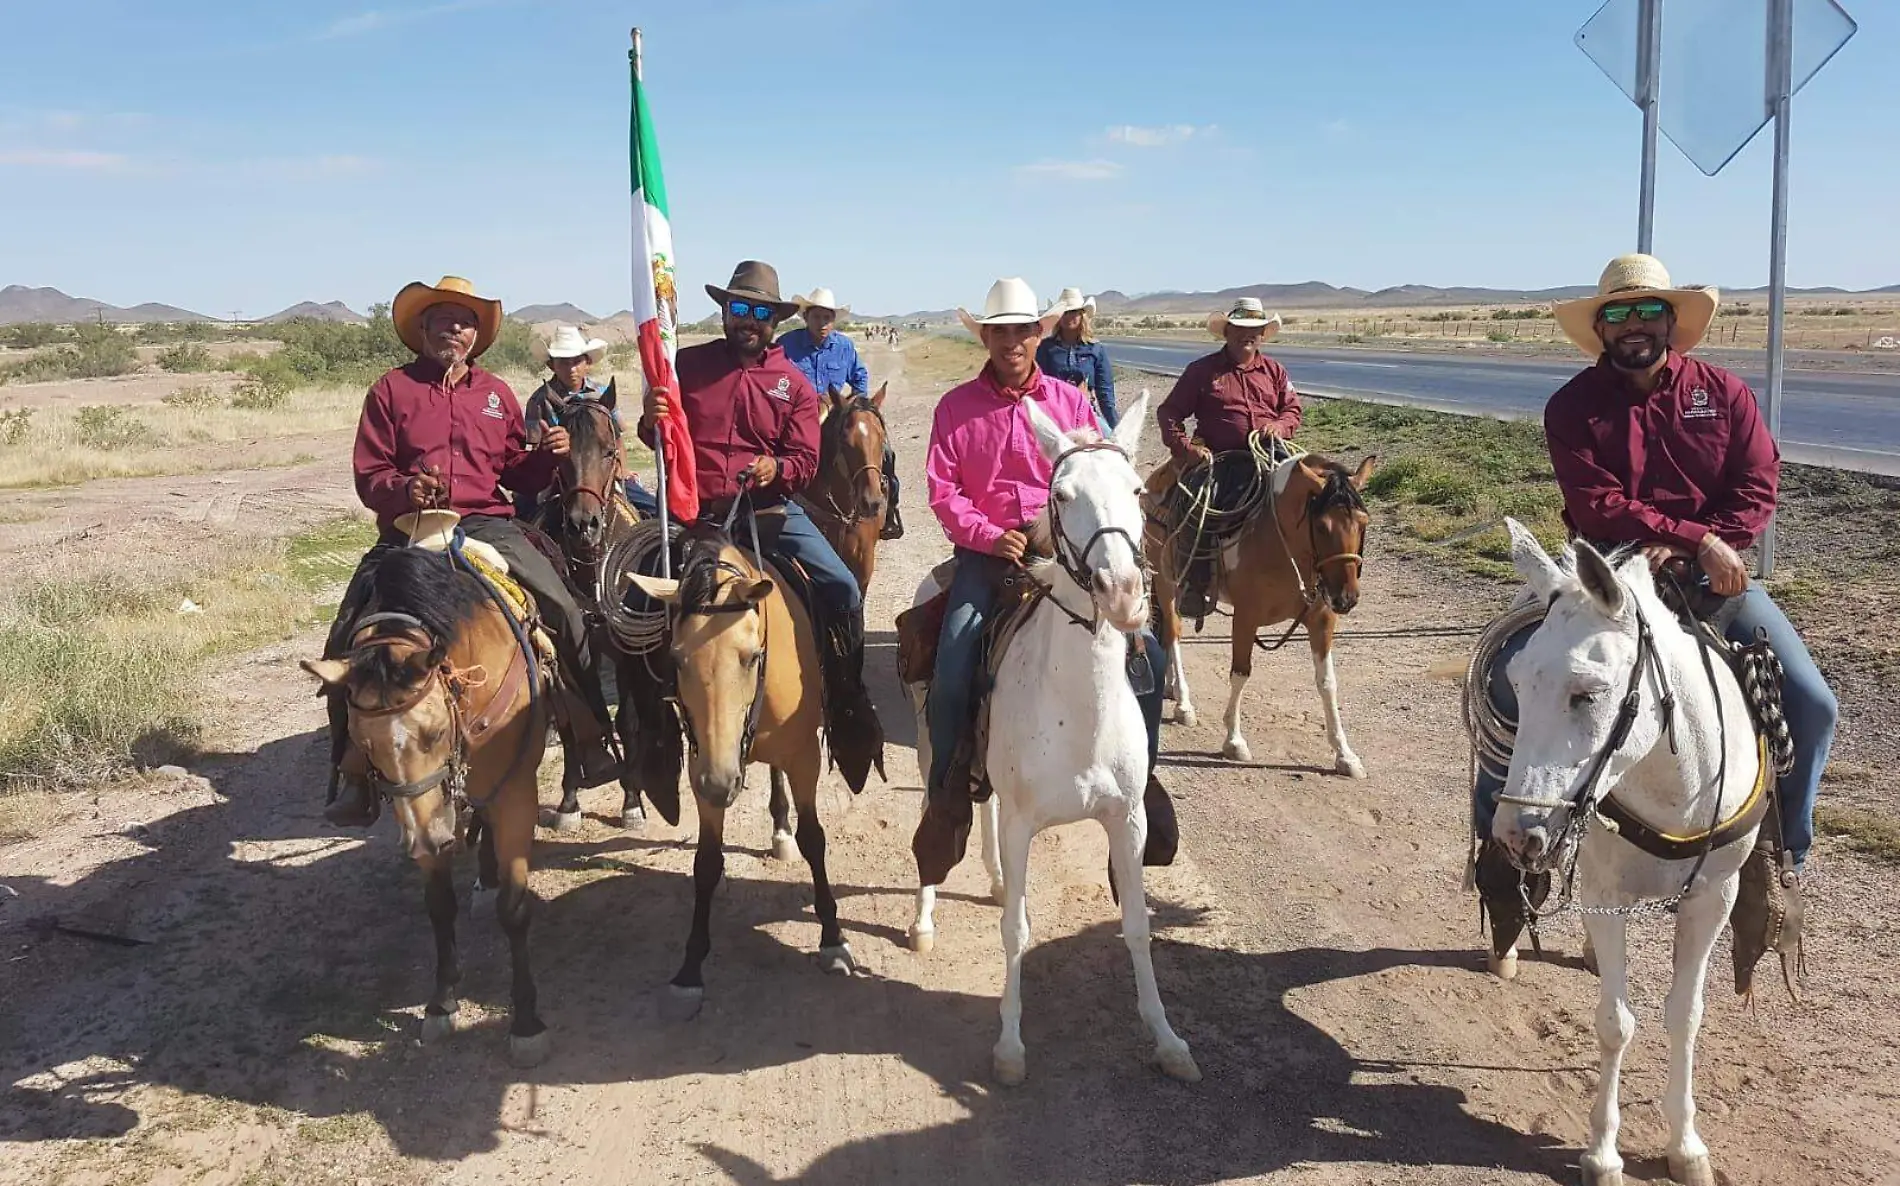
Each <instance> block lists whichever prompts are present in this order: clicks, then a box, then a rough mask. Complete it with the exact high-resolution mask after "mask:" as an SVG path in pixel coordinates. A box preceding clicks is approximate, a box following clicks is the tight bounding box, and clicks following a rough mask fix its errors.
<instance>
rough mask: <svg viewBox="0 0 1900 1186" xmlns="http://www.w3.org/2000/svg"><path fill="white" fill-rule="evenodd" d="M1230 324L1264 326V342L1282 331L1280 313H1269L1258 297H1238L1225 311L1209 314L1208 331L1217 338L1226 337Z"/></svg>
mask: <svg viewBox="0 0 1900 1186" xmlns="http://www.w3.org/2000/svg"><path fill="white" fill-rule="evenodd" d="M1230 325H1232V326H1238V327H1239V328H1241V329H1257V328H1260V327H1263V326H1264V327H1265V328H1266V331H1267V332H1265V333H1263V334H1261V335H1260V340H1261V341H1263V342H1264V341H1267V340H1268V339H1270V338H1272V337H1273V335H1275V334H1277V333H1279V332H1280V315H1279V314H1278V313H1271V314H1270V313H1268V312H1267V307H1266V306H1265V305H1263V304H1261V303H1260V298H1258V297H1236V298H1235V299H1234V304H1233V307H1232V308H1230V309H1228V310H1227V311H1226V312H1225V313H1214V314H1211V315H1209V317H1208V319H1207V332H1208V333H1210V334H1213V335H1214V336H1215V337H1217V338H1225V337H1226V336H1227V327H1228V326H1230Z"/></svg>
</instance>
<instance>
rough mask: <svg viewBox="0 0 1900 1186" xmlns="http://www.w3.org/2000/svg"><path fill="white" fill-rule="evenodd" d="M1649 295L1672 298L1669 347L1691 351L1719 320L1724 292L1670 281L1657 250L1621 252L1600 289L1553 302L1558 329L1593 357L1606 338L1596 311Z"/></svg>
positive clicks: (1600, 352) (1600, 282)
mask: <svg viewBox="0 0 1900 1186" xmlns="http://www.w3.org/2000/svg"><path fill="white" fill-rule="evenodd" d="M1645 297H1653V298H1655V299H1657V300H1663V301H1668V302H1669V306H1670V308H1672V309H1674V310H1675V311H1676V329H1675V332H1674V333H1672V334H1670V335H1669V348H1670V349H1671V350H1674V351H1675V352H1676V353H1678V354H1687V353H1688V352H1689V351H1691V350H1693V349H1695V348H1696V346H1697V345H1698V344H1700V343H1701V341H1702V339H1703V337H1704V336H1706V335H1707V334H1708V332H1709V325H1710V323H1711V322H1713V321H1714V320H1715V307H1716V305H1718V304H1719V303H1721V294H1719V293H1718V292H1716V290H1715V289H1713V288H1676V287H1673V286H1672V285H1671V284H1670V283H1669V269H1668V268H1665V267H1663V265H1662V261H1661V260H1659V259H1657V258H1656V257H1655V256H1653V255H1636V254H1631V255H1619V256H1617V257H1616V258H1615V259H1613V260H1611V261H1610V262H1609V265H1608V266H1607V267H1605V268H1604V269H1603V275H1602V276H1601V277H1600V278H1599V279H1598V280H1597V294H1596V295H1595V296H1592V297H1584V298H1583V299H1581V300H1575V301H1559V302H1558V303H1556V304H1554V305H1552V306H1551V314H1552V315H1553V316H1554V317H1556V319H1557V326H1558V328H1560V329H1562V330H1563V331H1564V336H1565V337H1567V338H1569V339H1570V341H1571V343H1572V344H1573V345H1574V346H1576V348H1577V349H1579V350H1581V351H1583V352H1584V353H1585V354H1587V355H1589V356H1590V358H1591V359H1592V360H1594V359H1597V358H1601V357H1602V356H1603V339H1602V338H1601V337H1600V336H1598V334H1597V310H1599V309H1601V308H1602V307H1603V306H1605V305H1608V304H1617V303H1621V302H1623V301H1640V300H1642V299H1644V298H1645Z"/></svg>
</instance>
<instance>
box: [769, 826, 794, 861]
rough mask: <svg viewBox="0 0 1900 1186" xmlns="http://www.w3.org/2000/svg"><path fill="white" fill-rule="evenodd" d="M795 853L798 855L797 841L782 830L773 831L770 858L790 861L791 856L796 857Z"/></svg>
mask: <svg viewBox="0 0 1900 1186" xmlns="http://www.w3.org/2000/svg"><path fill="white" fill-rule="evenodd" d="M797 855H798V842H797V841H796V840H794V839H792V838H791V837H790V836H787V835H786V834H785V833H783V832H775V833H773V835H772V859H773V860H775V861H790V860H791V859H792V858H793V857H796V856H797Z"/></svg>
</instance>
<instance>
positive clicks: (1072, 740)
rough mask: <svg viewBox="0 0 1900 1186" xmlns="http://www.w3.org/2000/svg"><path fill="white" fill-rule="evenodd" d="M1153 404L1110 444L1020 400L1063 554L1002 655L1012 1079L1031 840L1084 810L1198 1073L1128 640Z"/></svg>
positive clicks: (1051, 535) (1158, 1049)
mask: <svg viewBox="0 0 1900 1186" xmlns="http://www.w3.org/2000/svg"><path fill="white" fill-rule="evenodd" d="M1146 409H1147V399H1146V397H1145V396H1144V397H1142V398H1140V399H1137V400H1136V401H1135V405H1134V407H1132V408H1130V409H1129V411H1128V415H1127V416H1125V417H1124V418H1123V419H1122V421H1121V423H1120V425H1119V426H1118V427H1117V429H1116V431H1115V434H1114V436H1113V437H1112V439H1108V440H1104V439H1102V438H1101V437H1100V436H1098V435H1097V434H1095V433H1094V432H1092V431H1080V432H1077V433H1074V434H1067V433H1064V432H1063V431H1062V430H1061V429H1059V428H1057V427H1056V425H1055V423H1054V421H1052V420H1050V419H1049V417H1048V416H1047V415H1046V414H1045V413H1044V412H1043V411H1042V409H1041V408H1040V407H1039V406H1037V405H1036V404H1035V403H1034V402H1033V401H1027V400H1026V401H1024V403H1023V410H1024V412H1025V413H1026V414H1027V415H1028V417H1029V423H1030V425H1031V426H1032V428H1033V429H1034V431H1035V434H1036V443H1037V445H1038V446H1039V447H1040V448H1041V450H1042V452H1043V455H1044V456H1045V457H1047V458H1048V459H1049V461H1050V465H1051V467H1052V469H1051V474H1050V481H1049V502H1048V506H1047V508H1046V509H1045V510H1044V512H1043V514H1042V516H1041V517H1040V518H1038V519H1037V521H1036V522H1035V523H1034V524H1033V525H1032V526H1031V528H1030V530H1031V532H1032V534H1033V535H1034V536H1035V537H1036V541H1037V542H1038V543H1039V544H1041V545H1043V547H1044V548H1045V549H1047V550H1049V551H1053V553H1054V556H1055V559H1053V560H1049V561H1041V562H1036V563H1033V564H1032V565H1031V566H1030V568H1029V573H1030V576H1031V577H1032V578H1033V579H1035V580H1036V581H1038V582H1039V583H1041V584H1042V585H1044V586H1045V587H1046V588H1047V590H1048V592H1047V594H1046V595H1045V596H1044V597H1043V598H1042V599H1041V600H1040V601H1039V602H1038V603H1037V604H1036V606H1035V608H1034V609H1032V610H1031V611H1029V616H1028V617H1027V619H1026V620H1025V621H1024V622H1023V624H1022V626H1021V627H1020V629H1019V630H1018V631H1017V634H1016V636H1015V638H1014V640H1013V641H1012V642H1011V643H1010V645H1009V650H1008V651H1007V652H1006V653H1005V654H1004V656H1003V658H1002V663H1001V667H1000V668H999V670H998V671H997V673H996V686H995V691H994V692H992V694H991V697H990V705H989V722H990V723H989V732H988V741H987V746H986V749H985V757H986V770H987V774H988V778H989V780H990V784H991V786H992V787H993V789H994V792H995V793H994V794H993V795H992V799H993V800H994V801H995V802H996V805H997V807H996V814H997V830H998V832H999V833H1000V835H999V847H1000V849H1001V864H1002V875H1003V896H1004V905H1003V919H1002V933H1003V957H1004V969H1005V970H1004V980H1003V1000H1002V1033H1001V1036H1000V1037H999V1038H998V1039H997V1042H996V1048H995V1051H994V1070H995V1074H996V1077H997V1079H999V1080H1000V1081H1002V1082H1003V1083H1006V1084H1015V1083H1020V1082H1022V1080H1023V1078H1024V1076H1025V1075H1026V1074H1027V1072H1028V1063H1027V1056H1026V1051H1025V1049H1024V1046H1023V1037H1022V1015H1023V1003H1022V966H1023V949H1024V948H1025V947H1026V946H1027V944H1028V941H1029V900H1028V893H1029V846H1030V842H1031V841H1032V840H1033V839H1034V838H1035V835H1036V833H1037V832H1040V831H1042V830H1043V829H1044V828H1050V827H1056V826H1059V825H1062V824H1069V823H1076V822H1079V821H1081V820H1085V819H1093V820H1095V821H1096V822H1098V823H1100V824H1101V825H1102V828H1103V830H1105V831H1106V832H1107V833H1108V845H1109V864H1110V868H1111V870H1112V872H1113V876H1114V878H1115V882H1116V889H1117V891H1118V894H1119V897H1120V899H1121V909H1122V937H1123V939H1124V940H1125V941H1126V942H1127V944H1128V953H1129V956H1130V957H1131V959H1132V960H1133V962H1134V968H1135V992H1136V1001H1137V1006H1138V1009H1139V1012H1140V1015H1141V1019H1142V1021H1143V1022H1145V1023H1146V1024H1147V1026H1148V1030H1149V1033H1150V1034H1151V1035H1152V1036H1153V1038H1154V1040H1155V1052H1154V1057H1155V1061H1156V1063H1157V1064H1158V1065H1159V1066H1160V1067H1161V1069H1162V1070H1163V1071H1165V1072H1167V1073H1168V1074H1170V1075H1173V1076H1174V1077H1176V1078H1179V1079H1187V1080H1195V1079H1199V1078H1200V1074H1201V1072H1200V1069H1199V1068H1198V1067H1196V1066H1195V1065H1194V1058H1193V1056H1192V1055H1191V1054H1189V1052H1188V1047H1187V1043H1186V1042H1183V1041H1182V1040H1181V1038H1180V1036H1179V1035H1177V1034H1176V1033H1175V1032H1174V1030H1173V1029H1172V1028H1171V1027H1170V1026H1169V1025H1168V1018H1167V1013H1166V1010H1165V1009H1163V1007H1162V1004H1161V994H1160V990H1159V988H1158V987H1157V986H1156V984H1155V973H1154V961H1153V957H1152V955H1151V953H1150V951H1149V924H1148V904H1147V898H1146V895H1145V891H1144V890H1143V887H1142V865H1141V861H1142V852H1143V849H1144V848H1145V847H1146V844H1147V833H1148V818H1147V812H1146V811H1145V809H1144V807H1143V801H1142V800H1143V795H1144V793H1145V791H1146V790H1147V784H1148V773H1149V771H1148V734H1147V729H1146V728H1145V727H1144V726H1143V724H1142V719H1141V708H1140V706H1139V705H1138V704H1137V703H1136V701H1135V693H1134V690H1133V689H1132V688H1131V687H1130V685H1129V682H1128V668H1127V660H1128V636H1129V635H1130V634H1134V633H1137V632H1139V631H1140V630H1142V629H1143V628H1144V627H1145V626H1146V625H1147V622H1148V583H1147V579H1146V576H1145V574H1144V572H1143V568H1142V562H1141V553H1140V546H1139V544H1138V543H1137V539H1138V536H1139V534H1140V532H1141V523H1142V512H1141V500H1140V495H1141V477H1140V475H1139V474H1137V473H1136V472H1135V467H1134V464H1133V456H1134V450H1135V443H1136V441H1137V440H1138V439H1139V437H1140V434H1141V426H1142V420H1143V413H1144V412H1145V411H1146ZM1039 550H1042V549H1039ZM928 901H929V899H928V897H927V895H926V893H924V892H920V893H919V895H918V906H919V922H920V923H923V922H926V921H927V909H928Z"/></svg>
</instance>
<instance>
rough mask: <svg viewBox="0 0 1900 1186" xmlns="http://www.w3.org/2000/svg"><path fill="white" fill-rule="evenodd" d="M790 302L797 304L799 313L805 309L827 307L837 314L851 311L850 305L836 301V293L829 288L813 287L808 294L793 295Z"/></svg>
mask: <svg viewBox="0 0 1900 1186" xmlns="http://www.w3.org/2000/svg"><path fill="white" fill-rule="evenodd" d="M792 303H793V304H795V305H797V306H798V311H799V312H800V313H803V312H804V311H805V310H807V309H829V310H831V311H832V312H833V313H838V314H844V313H849V312H850V311H851V306H849V305H840V304H839V303H838V294H837V293H835V292H833V291H831V290H830V289H829V288H814V289H812V290H811V295H810V296H802V297H793V298H792Z"/></svg>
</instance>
